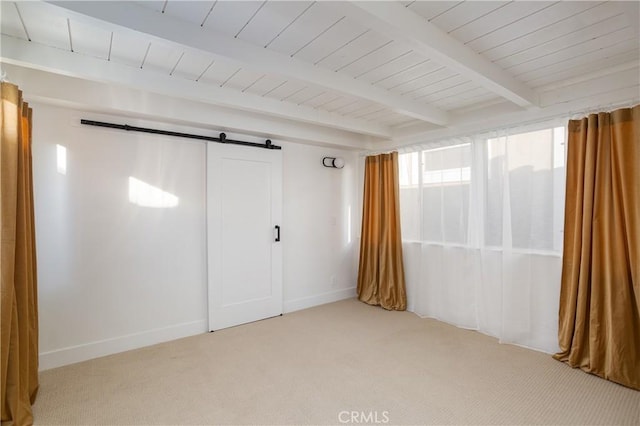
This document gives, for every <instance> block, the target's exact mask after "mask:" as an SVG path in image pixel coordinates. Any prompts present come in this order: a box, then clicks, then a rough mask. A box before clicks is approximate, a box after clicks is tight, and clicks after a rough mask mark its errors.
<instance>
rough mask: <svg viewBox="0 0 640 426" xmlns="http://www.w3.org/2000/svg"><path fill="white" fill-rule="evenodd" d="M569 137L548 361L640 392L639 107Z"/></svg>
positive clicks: (572, 126) (602, 117)
mask: <svg viewBox="0 0 640 426" xmlns="http://www.w3.org/2000/svg"><path fill="white" fill-rule="evenodd" d="M568 130H569V138H568V144H569V146H568V154H567V191H566V194H567V195H566V207H565V228H564V232H565V234H564V255H563V268H562V285H561V293H560V322H559V330H558V334H559V344H560V350H561V351H560V353H558V354H556V355H555V358H556V359H558V360H560V361H564V362H566V363H567V364H569V365H570V366H572V367H577V368H580V369H582V370H584V371H587V372H589V373H592V374H595V375H598V376H600V377H603V378H605V379H608V380H611V381H614V382H617V383H620V384H622V385H625V386H628V387H631V388H634V389H640V313H639V312H640V105H638V106H635V107H634V108H625V109H619V110H617V111H614V112H612V113H599V114H591V115H589V116H588V117H586V118H583V119H582V120H571V121H569V129H568Z"/></svg>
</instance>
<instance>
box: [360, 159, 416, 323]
mask: <svg viewBox="0 0 640 426" xmlns="http://www.w3.org/2000/svg"><path fill="white" fill-rule="evenodd" d="M358 298H359V299H360V300H361V301H363V302H365V303H368V304H370V305H380V306H382V307H383V308H385V309H389V310H398V311H404V310H405V309H406V307H407V294H406V291H405V282H404V267H403V263H402V238H401V234H400V188H399V183H398V153H397V152H392V153H391V154H381V155H376V156H369V157H367V158H366V162H365V171H364V196H363V206H362V237H361V240H360V264H359V269H358Z"/></svg>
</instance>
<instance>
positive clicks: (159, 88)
mask: <svg viewBox="0 0 640 426" xmlns="http://www.w3.org/2000/svg"><path fill="white" fill-rule="evenodd" d="M0 40H1V42H0V45H1V46H2V51H1V52H0V57H2V60H3V61H4V62H7V63H11V64H14V65H19V66H24V67H28V68H35V69H40V70H43V71H52V72H56V73H60V74H63V75H67V76H70V77H79V78H83V79H89V80H93V81H98V82H103V83H111V84H117V85H122V86H126V87H130V88H134V89H139V90H146V91H148V92H151V93H158V94H163V95H169V96H173V97H176V98H183V99H189V100H192V101H198V102H203V103H207V104H211V105H219V106H224V107H229V108H233V109H236V110H243V111H251V112H255V113H261V114H265V115H269V116H272V117H278V118H285V119H289V120H296V121H300V122H304V123H308V124H314V125H321V126H325V127H331V128H336V129H340V130H346V131H349V132H354V133H359V134H363V135H368V136H373V137H377V138H388V137H390V135H391V131H390V129H389V128H388V127H387V126H384V125H380V124H377V123H372V122H369V121H364V120H358V119H353V118H348V117H345V116H342V115H339V114H336V113H330V112H326V111H319V110H316V109H313V108H310V107H306V106H299V105H295V104H293V103H289V102H281V101H280V100H277V99H271V98H265V97H262V96H259V95H254V94H250V93H242V92H239V91H237V90H233V89H228V88H224V87H219V86H216V85H214V86H212V85H208V84H205V83H202V82H196V81H191V80H187V79H183V78H177V77H171V76H169V75H164V74H160V73H154V72H150V71H144V70H141V69H139V68H134V67H130V66H127V65H123V64H118V63H115V62H110V61H106V60H103V59H98V58H93V57H90V56H85V55H80V54H77V53H72V52H69V51H65V50H61V49H56V48H53V47H48V46H45V45H42V44H39V43H34V42H29V41H26V40H22V39H18V38H14V37H9V36H6V35H4V34H2V36H1V39H0Z"/></svg>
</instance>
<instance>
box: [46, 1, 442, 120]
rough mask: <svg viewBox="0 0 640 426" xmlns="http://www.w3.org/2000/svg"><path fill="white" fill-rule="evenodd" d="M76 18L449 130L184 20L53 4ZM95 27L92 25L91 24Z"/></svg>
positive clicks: (426, 115) (340, 78)
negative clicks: (343, 95)
mask: <svg viewBox="0 0 640 426" xmlns="http://www.w3.org/2000/svg"><path fill="white" fill-rule="evenodd" d="M49 3H51V4H54V5H56V6H59V7H62V8H64V9H66V10H68V11H70V12H73V13H74V16H76V15H77V16H76V18H78V19H82V18H83V17H84V20H85V21H86V20H87V17H89V18H93V19H95V20H100V21H104V22H108V23H110V24H113V25H117V26H119V27H122V28H125V29H128V30H130V31H135V32H137V33H142V34H145V35H147V36H151V37H153V38H156V39H159V40H161V41H163V42H165V43H167V42H168V43H173V44H177V45H180V46H182V47H186V48H190V49H195V50H198V51H202V52H207V53H210V54H213V55H215V56H217V57H222V58H224V59H227V60H232V61H236V62H238V63H240V64H243V65H246V66H247V67H248V68H249V69H255V70H259V71H260V72H263V73H264V72H267V73H272V74H276V75H280V76H284V77H287V78H291V79H295V80H298V81H306V82H309V83H311V84H314V85H318V86H322V87H325V88H328V89H331V90H336V91H339V92H343V93H346V94H349V95H352V96H356V97H359V98H361V99H366V100H368V101H372V102H376V103H379V104H381V105H384V106H387V107H389V108H390V109H392V110H394V111H396V112H398V113H401V114H404V115H407V116H409V117H413V118H416V119H419V120H423V121H427V122H430V123H435V124H438V125H447V124H448V121H449V120H448V118H449V116H448V113H447V112H446V111H443V110H440V109H439V108H436V107H433V106H429V105H427V104H424V103H420V102H415V101H412V100H409V99H406V98H403V97H401V96H399V95H396V94H392V93H389V92H387V91H385V90H382V89H379V88H376V87H373V86H372V85H370V84H368V83H366V82H363V81H358V80H355V79H353V78H352V77H350V76H347V75H344V74H341V73H337V72H333V71H330V70H327V69H323V68H320V67H318V66H314V65H313V64H310V63H307V62H304V61H301V60H299V59H296V58H293V57H290V56H288V55H285V54H282V53H279V52H275V51H271V50H268V49H265V48H262V47H259V46H256V45H253V44H251V43H248V42H245V41H243V40H240V39H237V38H233V37H228V36H226V35H223V34H219V33H216V32H215V31H211V30H208V29H206V28H201V27H198V26H196V25H193V24H191V23H187V22H185V21H182V20H180V19H176V18H173V17H170V16H168V15H163V14H159V13H155V12H154V11H153V10H150V9H146V8H144V7H141V6H138V5H135V4H130V3H124V2H77V1H76V2H74V1H61V2H57V1H56V2H49ZM90 22H92V20H90Z"/></svg>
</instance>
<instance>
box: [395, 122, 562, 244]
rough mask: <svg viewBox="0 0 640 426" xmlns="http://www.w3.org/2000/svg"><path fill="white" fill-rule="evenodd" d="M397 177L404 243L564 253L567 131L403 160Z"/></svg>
mask: <svg viewBox="0 0 640 426" xmlns="http://www.w3.org/2000/svg"><path fill="white" fill-rule="evenodd" d="M399 175H400V176H399V177H400V210H401V220H402V234H403V238H404V239H405V240H421V241H426V242H431V243H442V244H453V245H466V246H478V245H479V246H484V247H490V248H514V249H524V250H535V251H555V252H559V251H561V249H562V237H563V236H562V226H563V215H564V185H565V128H564V127H555V128H546V129H543V130H536V131H529V132H522V133H517V134H512V135H509V136H503V137H496V138H485V139H480V138H478V139H476V140H473V141H472V142H469V143H464V144H457V145H451V146H446V147H443V148H435V149H428V150H422V151H419V152H412V153H406V154H401V155H400V156H399ZM472 235H473V238H471V236H472ZM472 239H473V242H471V240H472Z"/></svg>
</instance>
